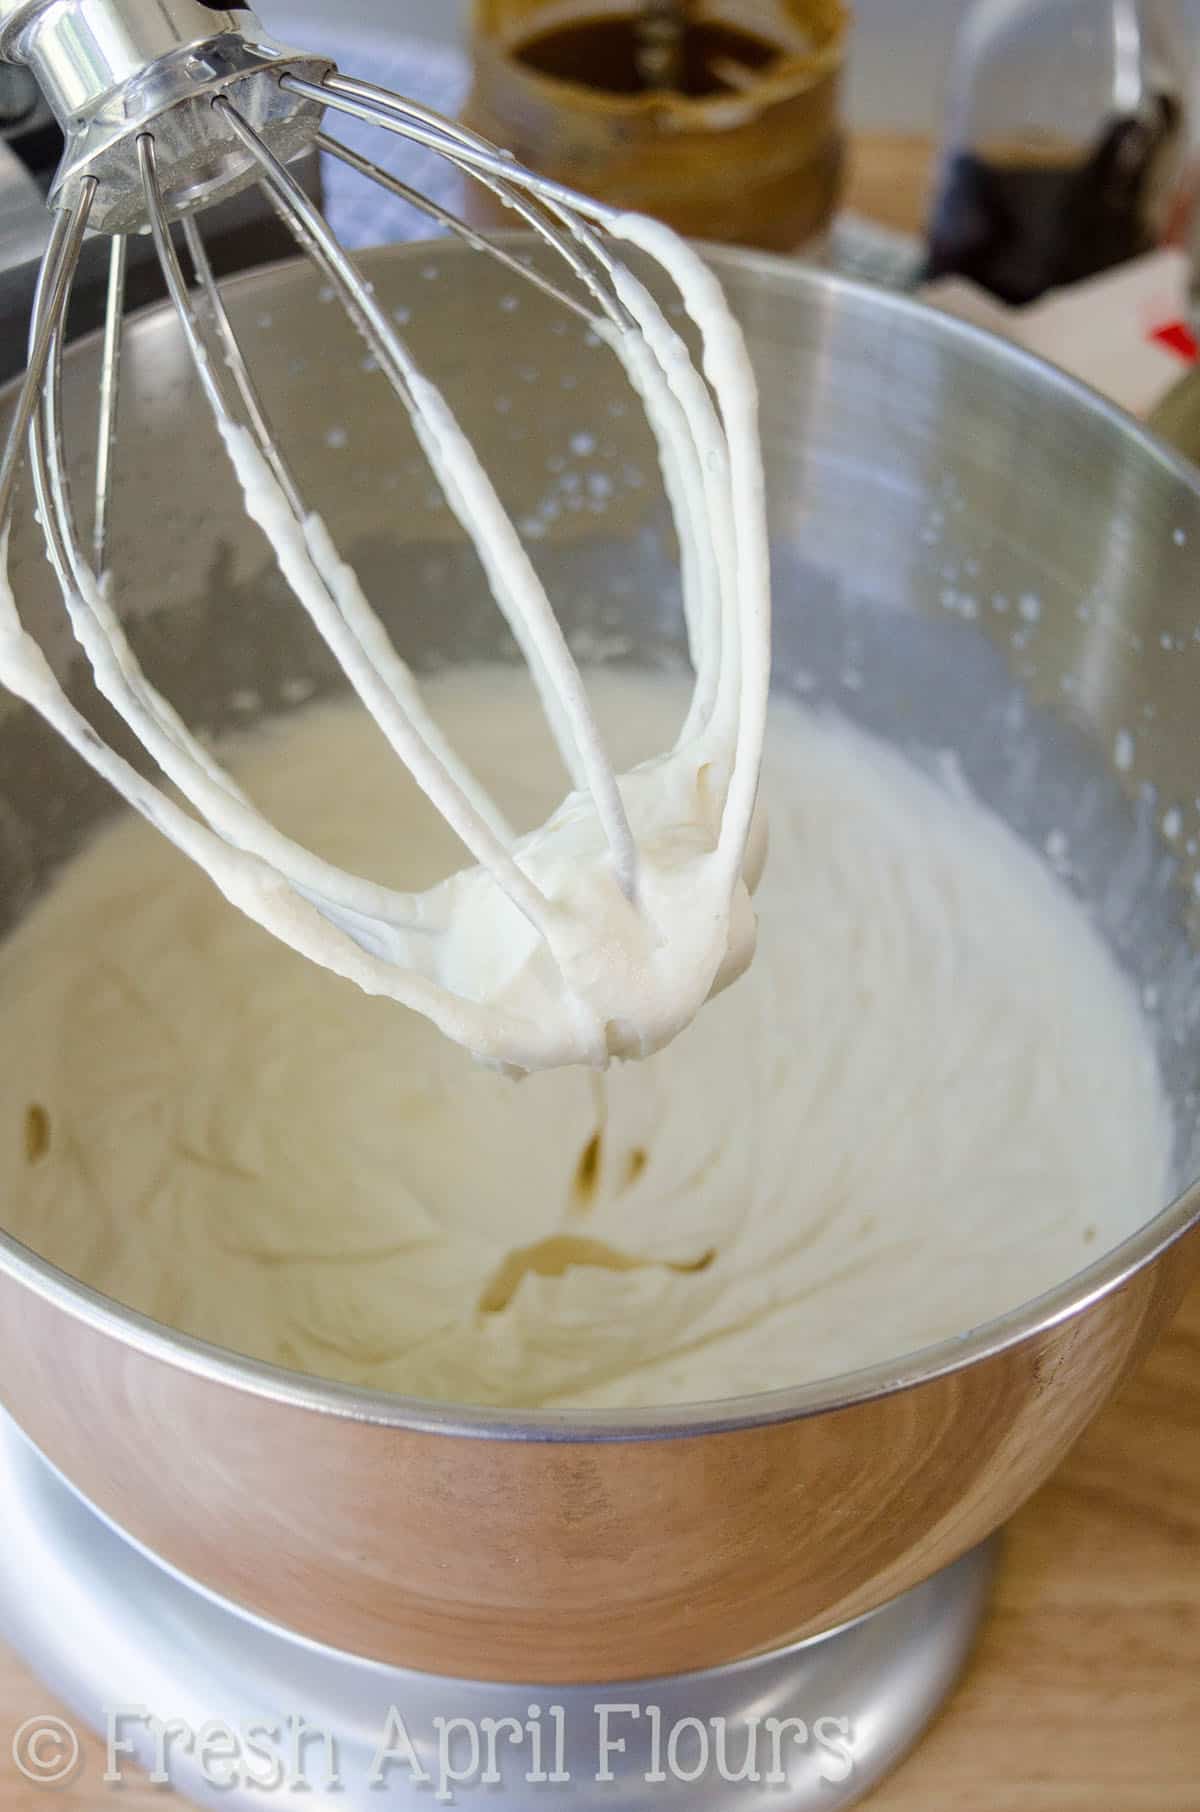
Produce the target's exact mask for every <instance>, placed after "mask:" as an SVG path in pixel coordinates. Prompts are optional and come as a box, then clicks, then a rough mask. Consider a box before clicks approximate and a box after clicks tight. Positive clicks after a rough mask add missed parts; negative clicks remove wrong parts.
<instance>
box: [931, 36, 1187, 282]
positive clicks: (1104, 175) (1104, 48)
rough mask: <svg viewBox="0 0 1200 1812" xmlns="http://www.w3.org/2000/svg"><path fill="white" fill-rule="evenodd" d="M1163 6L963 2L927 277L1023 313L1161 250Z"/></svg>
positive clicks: (1177, 89)
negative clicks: (982, 292)
mask: <svg viewBox="0 0 1200 1812" xmlns="http://www.w3.org/2000/svg"><path fill="white" fill-rule="evenodd" d="M1187 61H1188V59H1187V55H1186V40H1185V38H1184V37H1183V35H1182V33H1181V31H1180V29H1179V27H1178V24H1177V21H1176V18H1175V13H1174V8H1173V6H1172V5H1171V4H1170V0H976V4H975V5H974V6H973V7H972V8H971V10H970V12H969V13H968V16H967V19H966V21H965V24H964V26H963V29H962V32H961V35H960V38H959V43H958V49H957V55H956V59H955V70H954V75H953V78H952V89H951V99H950V108H949V115H948V120H947V145H946V152H945V156H944V160H943V166H942V174H941V180H940V184H939V189H938V194H937V200H936V203H935V207H934V212H933V218H932V223H931V228H930V236H929V258H928V266H927V275H928V276H929V277H931V278H932V277H944V276H949V275H958V276H964V277H969V278H971V279H973V280H974V281H975V282H976V283H978V284H980V285H981V286H982V287H983V288H984V289H987V290H990V291H991V292H992V294H994V295H996V296H998V297H1000V299H1001V300H1002V301H1005V302H1008V303H1011V304H1014V305H1020V304H1024V303H1027V302H1032V301H1035V300H1036V299H1037V298H1038V297H1039V296H1041V295H1043V294H1045V293H1046V292H1047V291H1048V290H1051V289H1056V288H1059V287H1061V286H1063V285H1065V284H1069V283H1077V282H1081V281H1082V280H1083V279H1084V278H1087V277H1093V276H1096V275H1098V274H1099V273H1100V272H1101V271H1104V270H1107V269H1109V268H1111V267H1112V266H1114V265H1118V264H1122V263H1124V262H1125V261H1126V260H1128V259H1130V258H1135V257H1138V256H1139V255H1141V254H1142V253H1144V252H1148V251H1151V250H1153V248H1154V247H1155V246H1157V245H1159V244H1161V243H1162V241H1163V239H1164V238H1165V236H1166V234H1167V231H1168V228H1169V226H1170V223H1171V212H1172V206H1173V202H1174V199H1175V195H1176V191H1177V188H1178V184H1179V180H1180V176H1181V173H1182V167H1183V161H1184V157H1185V153H1186V119H1185V95H1186V93H1187V82H1188V77H1187Z"/></svg>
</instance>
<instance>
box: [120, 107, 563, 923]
mask: <svg viewBox="0 0 1200 1812" xmlns="http://www.w3.org/2000/svg"><path fill="white" fill-rule="evenodd" d="M247 130H248V131H249V129H247ZM250 137H252V138H253V137H254V134H253V133H250ZM138 148H139V153H140V156H141V159H142V170H143V176H144V180H145V184H146V200H147V206H148V208H149V212H150V222H151V230H152V232H153V234H154V239H155V244H156V248H157V250H158V254H159V259H160V262H161V264H162V268H163V274H164V276H165V278H166V281H167V287H168V289H169V290H170V293H171V299H172V302H173V303H174V305H175V308H176V310H177V312H178V315H179V318H180V321H181V324H182V325H183V328H184V333H185V337H186V339H187V342H188V347H189V350H190V352H191V355H192V359H193V363H194V365H195V368H196V372H197V375H198V377H199V379H200V382H201V387H202V389H203V390H204V393H205V396H206V398H207V400H208V403H209V406H210V408H211V410H212V413H213V416H214V419H215V420H216V423H217V426H218V429H219V430H220V432H221V434H222V438H223V439H224V441H225V445H226V449H227V451H228V453H229V455H230V457H231V459H232V461H233V463H234V467H235V470H236V471H237V474H238V477H239V479H240V480H241V482H242V485H243V490H244V491H245V493H246V501H247V505H248V507H249V510H250V513H251V515H253V516H254V517H255V519H256V520H258V521H259V523H260V526H262V525H263V515H264V512H266V514H267V515H268V516H270V514H271V513H272V509H273V506H274V508H275V510H276V512H277V513H278V514H280V515H282V516H283V517H285V518H286V524H285V526H286V529H287V530H288V531H290V532H288V533H287V534H286V536H285V540H284V545H285V546H286V549H287V558H286V564H285V577H286V578H287V579H288V582H289V584H290V585H291V588H292V590H293V592H294V593H295V595H296V597H297V599H298V601H299V602H300V603H301V604H302V605H303V606H304V608H305V609H306V610H307V612H308V614H309V616H310V617H311V619H312V621H313V623H314V624H315V626H316V628H317V630H318V631H319V633H320V634H321V635H322V637H323V638H324V640H325V641H326V643H327V644H328V646H329V647H330V649H331V651H332V652H333V653H334V654H335V655H336V656H337V658H338V660H339V661H340V663H341V665H342V666H343V668H344V670H345V672H346V674H347V677H348V678H349V680H350V682H351V684H352V685H353V687H354V689H355V691H356V692H357V693H358V695H359V697H360V698H361V699H362V701H363V703H364V705H366V707H367V709H368V710H369V711H370V712H371V713H372V715H373V716H374V717H375V719H376V721H377V722H378V724H379V726H380V728H381V730H382V731H383V733H384V735H385V736H386V737H387V739H388V741H389V743H390V744H391V746H392V748H393V749H394V751H395V753H396V754H397V755H398V756H399V758H400V760H401V761H403V762H404V764H405V765H406V767H408V768H409V769H410V771H411V772H412V773H413V774H414V775H415V776H416V777H417V778H418V782H419V784H420V785H421V786H422V788H423V789H424V790H425V791H426V793H427V794H428V795H429V797H430V799H431V800H432V801H433V803H434V804H435V805H436V807H437V809H438V810H439V811H440V812H441V813H442V815H443V816H444V817H445V819H446V820H447V822H448V823H449V824H450V825H451V826H452V828H453V829H454V830H455V832H456V834H457V835H458V836H459V837H460V838H461V840H462V842H463V844H464V845H465V847H466V848H467V849H468V850H469V851H470V853H471V854H472V855H473V856H474V858H475V860H476V861H477V862H480V863H482V864H483V866H484V867H486V868H487V869H488V870H489V871H490V872H491V873H492V875H493V876H494V877H495V879H496V881H497V883H498V884H499V885H500V886H501V887H502V888H503V889H504V891H505V892H506V893H507V894H508V896H509V898H510V899H511V900H512V901H513V903H514V905H516V906H517V907H518V908H519V910H520V911H521V912H522V913H524V915H525V916H526V917H527V918H528V919H529V920H530V922H531V923H532V924H533V925H534V926H536V927H537V929H538V930H539V931H541V932H542V934H543V936H545V935H546V934H547V932H548V929H549V920H548V912H549V909H548V904H547V901H546V899H545V896H544V895H543V894H542V893H541V891H540V889H538V888H537V887H535V886H534V884H533V883H532V882H531V881H530V880H529V879H528V877H527V876H526V875H524V874H523V873H522V871H521V870H520V869H519V868H518V867H517V865H516V863H515V862H514V861H513V859H512V856H511V854H510V852H509V849H508V848H507V847H506V845H505V843H504V842H503V841H502V840H501V838H500V837H499V836H498V835H497V834H496V832H495V831H494V830H493V828H492V827H491V825H489V824H488V823H487V821H486V820H485V819H484V818H483V816H482V815H481V814H480V813H479V812H478V811H477V810H476V809H475V807H474V806H473V805H472V803H471V801H470V799H469V798H468V797H467V795H466V793H465V792H464V791H463V789H462V788H461V787H460V786H459V785H458V784H457V782H456V780H455V778H454V776H453V775H452V774H451V773H450V772H448V771H447V769H446V767H445V765H444V764H443V763H442V762H441V761H440V760H439V758H438V756H437V754H436V752H435V751H434V750H433V749H431V748H430V746H429V745H428V743H427V742H426V741H425V739H424V738H423V737H422V735H421V734H420V731H419V729H418V728H417V726H416V725H415V724H414V723H413V721H412V718H411V716H410V714H409V712H408V711H407V710H406V708H405V705H404V703H403V702H402V701H401V700H400V699H398V698H397V696H396V693H395V691H394V690H393V688H392V687H391V686H389V685H388V683H387V681H386V680H385V678H384V677H383V675H382V674H381V673H380V672H379V669H378V667H377V666H376V664H375V662H374V661H373V660H372V658H371V655H370V653H369V652H368V651H367V649H366V648H365V647H364V645H363V641H362V639H361V637H360V635H359V634H357V633H356V630H355V626H354V624H353V623H352V621H351V620H349V619H348V617H347V614H346V610H345V605H346V602H347V599H346V596H345V595H344V594H343V596H342V597H341V598H340V599H339V597H338V596H337V595H336V594H335V592H334V591H333V590H331V588H330V585H329V583H328V576H329V567H331V566H332V565H333V564H334V563H335V562H336V555H335V554H334V551H333V549H332V546H329V548H328V554H329V556H330V557H329V560H328V562H323V561H322V560H321V559H320V557H319V556H318V557H314V550H313V545H312V541H311V538H310V537H309V536H308V535H307V534H306V533H305V528H306V523H305V520H304V518H303V516H302V515H301V516H300V517H297V515H296V514H295V512H294V511H293V509H292V507H291V505H290V504H289V501H288V498H287V496H286V494H285V493H284V492H283V491H282V490H281V489H280V487H279V486H278V485H275V484H274V483H273V474H272V472H271V468H270V465H269V463H268V462H267V460H266V458H265V457H264V456H263V454H262V453H261V452H260V450H259V448H258V446H257V444H256V442H255V440H254V437H253V433H252V432H251V431H248V430H245V429H242V430H241V434H242V436H243V437H244V438H239V432H238V430H239V424H238V421H237V410H236V407H235V406H234V404H233V401H232V399H231V398H229V397H228V396H227V395H226V388H227V383H228V381H230V380H228V379H227V378H226V376H225V375H224V373H225V370H226V367H225V366H224V362H223V361H221V360H214V359H212V358H210V356H209V354H208V350H207V348H206V346H205V342H204V337H203V333H202V331H201V327H200V323H199V320H198V318H197V313H196V308H195V305H194V302H193V300H192V296H191V293H190V291H189V290H188V286H187V284H186V282H185V280H184V276H183V271H182V268H181V266H180V263H179V258H178V254H177V253H176V250H175V246H174V243H173V241H172V238H171V233H170V228H169V226H168V223H167V218H166V212H165V208H164V206H163V200H162V196H161V193H160V191H159V188H158V183H157V176H156V169H155V153H154V145H153V142H152V140H151V139H150V137H149V136H148V135H147V136H145V137H143V138H142V139H141V140H140V141H139V147H138ZM264 149H265V148H264ZM297 187H298V185H297ZM234 387H235V389H236V386H234ZM264 426H265V418H264ZM268 431H269V430H268ZM264 480H265V481H266V483H265V484H264ZM275 500H277V505H276V504H275ZM323 565H324V566H325V570H324V571H323V570H322V566H323Z"/></svg>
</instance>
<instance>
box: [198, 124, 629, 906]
mask: <svg viewBox="0 0 1200 1812" xmlns="http://www.w3.org/2000/svg"><path fill="white" fill-rule="evenodd" d="M214 106H216V107H218V108H219V109H220V110H221V111H222V113H223V114H224V115H225V116H226V117H227V118H228V120H229V122H230V124H231V125H232V126H233V128H234V130H235V132H236V133H237V135H238V137H239V138H240V139H241V141H242V143H243V144H244V145H245V146H246V148H247V150H249V151H250V152H251V153H252V155H253V156H254V157H255V158H256V159H257V160H258V162H259V165H260V168H261V169H262V172H263V177H264V182H265V185H266V187H267V189H268V192H269V193H270V194H271V196H272V197H273V199H274V200H275V202H276V205H277V206H278V207H279V209H280V212H281V214H282V216H283V218H284V219H285V220H286V221H287V222H288V224H289V225H291V226H292V227H293V230H294V231H295V227H296V223H297V222H298V223H299V227H300V231H299V233H298V234H297V237H298V239H299V242H300V243H301V244H302V245H303V246H305V247H306V248H307V249H308V250H309V251H310V253H311V255H312V256H313V257H314V258H315V259H316V261H317V263H318V265H319V266H320V267H321V268H322V270H323V271H324V273H325V274H326V275H327V276H328V277H329V279H330V280H331V281H332V282H333V284H334V286H335V288H336V289H337V290H338V292H339V293H340V295H341V296H342V299H343V302H344V304H345V306H346V309H347V312H348V313H349V315H350V318H351V320H352V321H353V322H354V323H355V325H356V326H357V327H358V329H359V331H360V332H361V333H362V335H363V337H364V339H365V341H366V343H367V345H368V347H369V348H370V350H371V353H372V356H373V357H374V358H375V359H376V360H377V361H378V363H379V365H380V368H381V370H382V371H383V372H384V375H385V376H386V377H387V378H388V379H389V381H390V382H391V384H392V387H393V389H394V390H395V391H396V394H397V395H398V396H399V398H400V400H401V401H402V403H403V404H404V406H405V408H406V409H407V411H408V413H409V416H410V419H411V421H412V423H413V427H414V429H415V431H416V433H417V435H418V438H419V439H420V441H421V444H422V446H423V448H424V450H425V453H426V456H427V457H428V458H429V460H430V463H431V465H432V467H433V470H434V473H435V476H436V477H437V479H438V482H439V484H440V486H441V489H442V492H443V494H444V496H445V498H446V501H447V503H448V504H449V505H450V507H451V509H452V510H453V511H454V513H455V515H456V516H457V518H458V520H459V522H460V523H461V525H462V527H463V528H464V530H465V531H466V532H467V534H468V535H469V536H470V537H471V540H472V542H473V544H474V546H475V548H476V551H477V552H478V554H479V556H480V558H481V560H482V561H483V564H484V567H485V570H486V571H487V574H488V578H489V580H490V582H491V587H492V591H493V595H494V596H495V598H496V601H497V603H498V604H499V606H500V609H501V610H502V611H503V613H504V616H505V620H506V621H507V622H508V625H509V627H510V629H511V630H512V632H513V634H514V636H515V637H516V639H517V642H518V644H519V645H520V647H521V651H522V653H523V654H524V655H525V658H526V660H527V661H528V663H529V666H530V669H531V671H532V673H533V677H534V681H535V684H536V685H537V688H538V693H539V696H540V698H541V700H542V705H543V708H544V710H545V712H546V716H547V720H548V722H549V724H550V727H551V730H552V731H553V732H554V735H555V740H556V741H557V743H558V746H559V750H560V753H561V754H562V757H563V760H564V763H565V764H566V766H567V770H568V773H569V774H570V775H571V778H572V780H573V782H574V783H575V785H576V786H578V787H581V788H586V789H587V790H588V791H589V792H590V794H591V796H592V799H593V802H594V804H595V806H596V810H597V812H598V814H599V817H600V821H601V824H602V826H603V828H604V832H605V835H606V837H607V840H608V844H609V848H610V850H611V852H612V859H613V864H614V868H615V870H616V873H617V876H618V879H619V881H620V884H621V886H622V888H623V889H624V891H625V893H626V894H627V896H628V897H630V898H633V897H634V895H635V894H636V890H637V846H636V844H635V842H634V838H633V832H632V830H631V829H630V825H629V820H628V817H627V815H626V812H625V805H624V801H623V800H622V798H621V792H620V788H619V786H618V784H617V777H616V773H615V772H614V770H613V766H612V763H611V762H610V760H609V758H608V753H607V750H606V749H605V746H604V743H603V741H602V739H601V736H600V732H599V728H598V726H597V724H596V721H595V718H594V716H593V713H592V708H591V704H590V702H589V700H588V696H587V693H586V690H585V688H584V685H583V680H582V677H581V675H580V672H579V668H578V666H577V664H576V662H575V658H574V656H573V655H572V653H571V650H570V646H569V644H568V642H567V639H566V636H565V635H564V634H563V630H562V625H561V624H560V623H559V621H558V618H557V617H556V616H555V614H554V610H553V607H552V606H551V603H550V599H549V597H548V596H547V594H546V591H545V588H544V586H543V585H542V583H541V580H540V579H539V578H538V576H537V572H536V570H535V568H534V566H533V563H532V561H531V560H530V558H529V556H528V554H527V553H526V551H525V548H524V546H523V544H522V542H521V539H520V536H519V535H518V533H517V530H516V528H515V526H514V525H513V522H512V520H511V518H510V517H509V515H508V513H507V511H506V510H505V509H504V506H503V505H502V504H501V502H500V499H499V497H498V496H497V494H496V491H495V488H494V486H493V484H492V481H491V479H490V478H489V477H488V475H487V473H486V472H485V471H484V468H483V466H482V464H481V463H480V460H479V458H478V455H477V454H476V452H475V450H474V448H473V446H472V445H471V443H470V442H469V441H468V439H467V437H466V436H465V435H464V434H463V432H462V430H461V428H460V427H459V425H458V423H457V421H456V420H455V418H454V416H453V414H452V413H451V411H450V409H449V407H448V405H447V404H446V402H445V399H444V398H443V397H442V395H441V393H440V392H439V391H438V390H437V389H436V387H435V386H434V385H432V384H431V383H430V382H429V380H428V379H427V378H426V377H425V376H424V374H423V373H422V372H421V371H420V369H419V367H418V366H417V364H416V362H415V361H414V360H413V358H412V356H411V355H410V353H409V352H408V350H407V348H406V347H405V345H404V342H403V340H402V339H401V337H400V336H399V335H398V334H397V333H396V331H395V329H394V328H393V327H392V325H391V323H390V322H389V321H388V319H387V317H386V315H385V314H384V312H383V310H382V309H381V308H380V306H379V304H378V302H377V301H376V299H375V297H374V295H373V294H372V293H371V290H370V288H369V287H368V285H367V284H365V283H364V282H363V280H362V278H361V277H360V276H359V274H358V272H357V271H356V270H355V268H354V265H353V264H352V262H351V261H350V259H349V258H348V257H347V255H346V253H345V251H344V250H343V249H342V247H341V246H340V245H339V244H338V242H337V240H336V238H335V237H334V235H333V233H332V232H331V231H330V228H329V226H328V224H327V222H326V221H325V219H324V217H323V216H322V214H321V212H320V210H319V209H318V208H317V207H315V206H314V204H313V203H312V201H311V200H310V199H309V197H308V196H307V195H306V194H305V193H304V191H303V189H302V188H301V187H300V185H299V184H298V183H297V182H296V181H295V179H294V178H293V177H292V176H291V174H290V173H289V172H288V171H287V169H286V168H285V167H284V166H283V164H281V163H280V162H279V160H278V159H277V158H276V157H275V156H274V155H273V153H272V152H271V151H270V150H269V148H268V147H267V146H266V145H264V144H263V143H262V141H261V139H259V137H258V135H257V134H256V133H255V132H254V130H253V128H252V127H250V126H249V125H248V123H247V122H246V121H245V120H244V119H242V118H241V116H240V115H239V114H238V112H237V110H236V108H234V107H233V105H232V104H231V103H230V102H228V101H225V100H217V101H216V102H214ZM451 452H452V453H453V455H454V462H455V464H456V466H457V472H456V473H455V475H453V476H452V475H451V461H450V459H449V458H448V454H450V453H451ZM481 524H484V525H485V527H483V528H481Z"/></svg>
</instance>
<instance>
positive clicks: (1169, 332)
mask: <svg viewBox="0 0 1200 1812" xmlns="http://www.w3.org/2000/svg"><path fill="white" fill-rule="evenodd" d="M1150 338H1151V339H1152V340H1155V341H1156V342H1157V343H1158V345H1160V346H1165V347H1166V348H1167V350H1168V352H1175V353H1178V354H1179V357H1180V358H1181V359H1186V360H1187V362H1188V364H1189V365H1194V364H1195V363H1196V360H1197V358H1198V357H1200V344H1197V341H1196V336H1195V334H1194V333H1193V332H1192V330H1191V328H1190V327H1189V326H1188V325H1187V323H1186V321H1169V322H1168V323H1167V324H1166V326H1165V327H1156V328H1155V330H1154V332H1153V333H1152V334H1151V335H1150Z"/></svg>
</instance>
